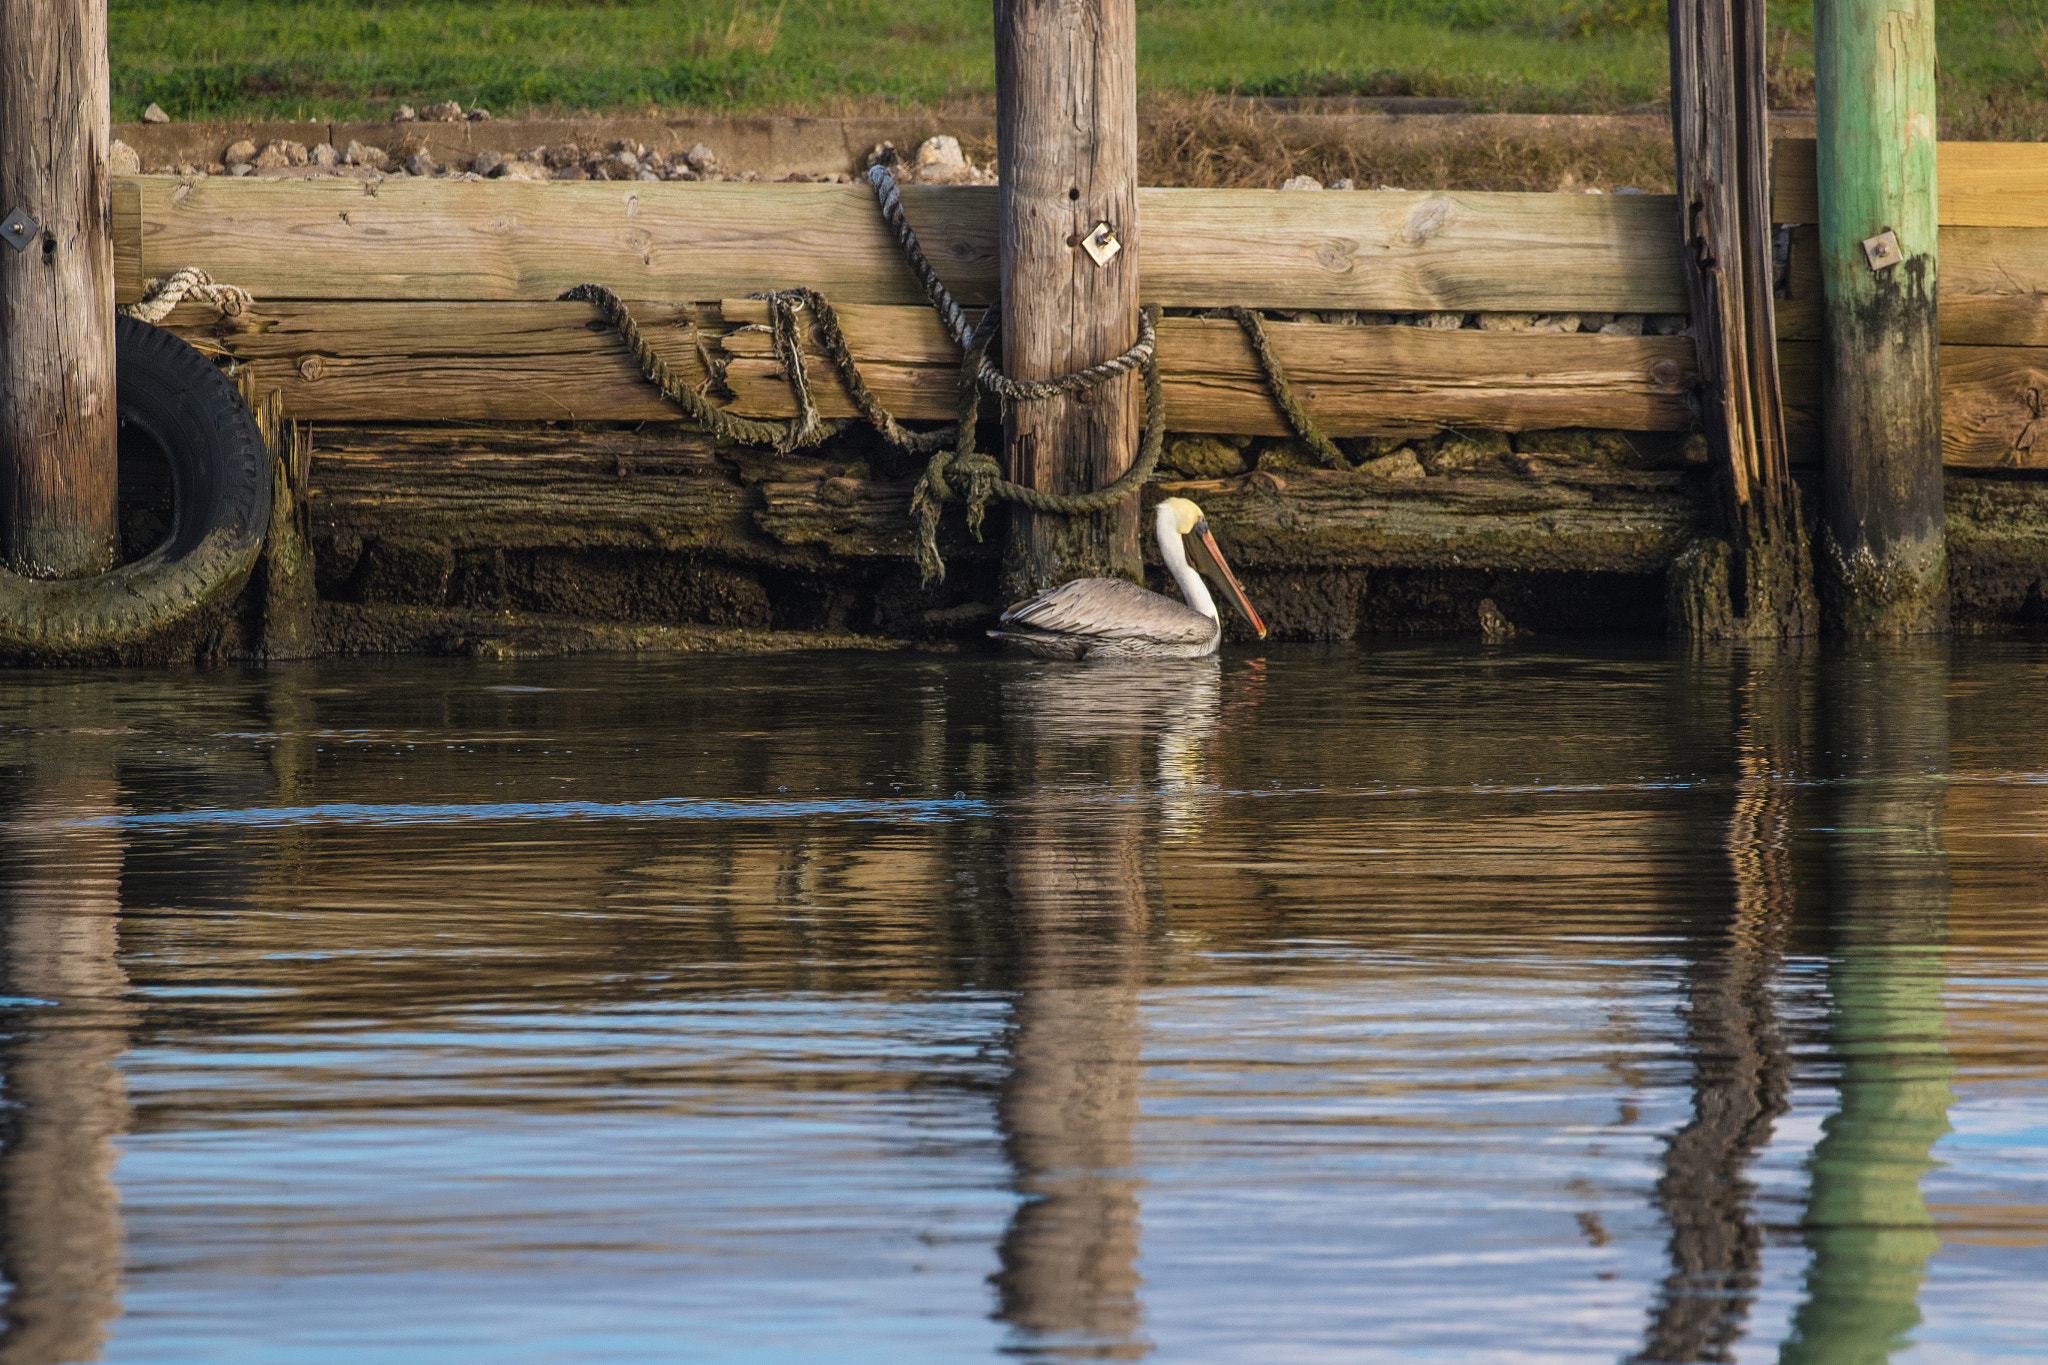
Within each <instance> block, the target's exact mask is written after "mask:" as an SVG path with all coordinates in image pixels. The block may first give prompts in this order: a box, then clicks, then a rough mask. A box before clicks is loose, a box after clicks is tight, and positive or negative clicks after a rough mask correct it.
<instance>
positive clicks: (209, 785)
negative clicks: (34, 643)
mask: <svg viewBox="0 0 2048 1365" xmlns="http://www.w3.org/2000/svg"><path fill="white" fill-rule="evenodd" d="M2044 696H2048V647H2042V646H2035V645H2017V644H1980V643H1962V642H1959V643H1957V644H1956V645H1955V646H1954V647H1953V648H1950V647H1947V646H1932V645H1930V646H1925V647H1920V648H1909V649H1900V650H1889V651H1875V650H1874V651H1863V652H1857V651H1851V652H1846V653H1845V652H1842V651H1839V650H1826V651H1823V650H1817V649H1811V648H1809V649H1807V650H1804V651H1795V652H1790V653H1781V652H1778V651H1775V650H1772V651H1767V652H1739V651H1738V652H1733V653H1712V654H1707V655H1686V654H1683V653H1679V652H1675V651H1670V650H1666V649H1664V648H1662V647H1658V646H1643V647H1620V646H1616V647H1604V646H1588V645H1560V644H1556V643H1548V644H1536V645H1525V646H1516V647H1507V648H1482V647H1479V646H1477V645H1470V646H1467V645H1437V644H1427V645H1380V646H1372V647H1362V648H1359V649H1356V650H1350V649H1347V650H1343V651H1332V652H1319V651H1313V650H1307V649H1300V650H1296V649H1280V650H1274V651H1272V652H1271V653H1269V654H1267V655H1265V656H1264V657H1258V658H1254V657H1249V656H1243V655H1238V656H1232V657H1227V658H1225V659H1223V660H1222V661H1221V662H1220V663H1219V662H1217V661H1206V662H1202V663H1197V664H1192V665H1185V666H1182V665H1174V666H1165V667H1160V666H1154V667H1151V668H1147V669H1143V670H1132V669H1126V668H1119V667H1115V666H1095V667H1086V666H1083V667H1076V666H1071V665H1055V664H1045V663H1035V662H1022V661H1009V660H997V659H989V658H953V657H936V656H924V657H920V656H901V655H899V656H877V657H872V658H862V657H848V656H790V657H781V658H772V659H683V660H662V661H651V662H650V661H637V662H636V661H589V660H575V661H563V662H522V663H493V664H480V663H477V664H471V663H452V662H420V661H410V662H404V663H393V664H374V665H370V664H358V665H332V666H325V665H323V666H318V667H304V668H279V669H272V670H269V671H260V672H225V673H209V674H190V673H187V674H144V673H101V674H67V673H11V674H0V820H4V826H0V916H4V922H0V942H4V950H5V951H4V959H0V962H4V980H0V996H4V999H0V1070H4V1079H5V1098H6V1108H5V1111H4V1125H5V1147H4V1151H0V1266H4V1271H5V1276H6V1280H7V1282H8V1284H9V1286H10V1295H9V1297H8V1298H7V1300H6V1304H5V1310H4V1311H5V1320H6V1334H5V1336H4V1337H0V1362H5V1365H17V1363H22V1362H26V1363H29V1365H41V1363H43V1362H55V1361H75V1360H102V1359H103V1360H107V1361H123V1362H149V1363H150V1365H159V1363H164V1362H184V1361H207V1362H262V1363H263V1365H273V1363H276V1362H348V1363H349V1365H381V1363H382V1362H443V1361H507V1362H549V1365H554V1363H555V1362H581V1361H604V1362H613V1361H620V1362H623V1361H634V1362H638V1361H648V1360H683V1359H687V1360H706V1361H724V1360H746V1361H770V1360H777V1361H779V1360H813V1359H818V1360H831V1361H834V1362H864V1361H889V1362H901V1361H905V1360H918V1361H923V1360H977V1359H992V1358H995V1357H998V1356H1002V1355H1005V1354H1007V1355H1013V1356H1022V1357H1024V1358H1027V1359H1033V1358H1038V1359H1060V1358H1068V1359H1071V1358H1115V1359H1135V1358H1139V1357H1144V1356H1148V1355H1150V1356H1155V1357H1156V1358H1158V1359H1160V1360H1162V1361H1210V1360H1215V1361H1260V1362H1269V1361H1324V1360H1328V1361H1338V1360H1342V1361H1357V1360H1361V1359H1385V1360H1397V1359H1429V1360H1445V1361H1516V1362H1521V1361H1527V1362H1535V1361H1584V1360H1622V1359H1646V1360H1655V1361H1696V1360H1697V1361H1707V1360H1715V1361H1720V1360H1740V1361H1767V1360H1773V1359H1776V1360H1782V1361H1796V1362H1819V1361H1825V1362H1859V1363H1860V1362H1877V1361H1883V1360H1887V1359H1889V1360H1893V1361H1899V1362H1907V1361H1915V1362H1917V1361H1992V1360H2011V1359H2021V1358H2029V1359H2031V1358H2039V1357H2040V1356H2042V1355H2044V1354H2048V1289H2044V1287H2043V1281H2044V1278H2048V1160H2044V1158H2048V1048H2044V1046H2043V1041H2042V1040H2043V1032H2044V1030H2043V1021H2044V1020H2048V916H2044V913H2043V912H2044V909H2048V881H2044V873H2048V846H2044V842H2043V838H2042V835H2043V831H2044V829H2048V819H2044V817H2048V719H2044V710H2043V702H2044Z"/></svg>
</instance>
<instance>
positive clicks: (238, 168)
mask: <svg viewBox="0 0 2048 1365" xmlns="http://www.w3.org/2000/svg"><path fill="white" fill-rule="evenodd" d="M228 174H229V175H254V174H256V168H255V167H254V166H252V165H250V164H249V163H248V162H246V161H237V162H236V163H235V164H234V165H232V166H230V167H228Z"/></svg>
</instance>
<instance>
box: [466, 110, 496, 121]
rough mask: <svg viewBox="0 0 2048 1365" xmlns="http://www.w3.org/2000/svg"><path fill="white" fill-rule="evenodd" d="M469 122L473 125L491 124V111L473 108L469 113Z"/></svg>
mask: <svg viewBox="0 0 2048 1365" xmlns="http://www.w3.org/2000/svg"><path fill="white" fill-rule="evenodd" d="M469 121H470V122H471V123H489V122H490V121H491V111H490V110H488V109H485V108H482V107H481V106H479V107H476V108H473V109H471V110H470V111H469Z"/></svg>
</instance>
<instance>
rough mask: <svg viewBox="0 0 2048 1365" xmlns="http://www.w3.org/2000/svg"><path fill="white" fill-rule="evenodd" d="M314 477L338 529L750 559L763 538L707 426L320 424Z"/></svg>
mask: <svg viewBox="0 0 2048 1365" xmlns="http://www.w3.org/2000/svg"><path fill="white" fill-rule="evenodd" d="M312 484H313V488H312V496H311V510H312V520H313V527H314V530H315V532H316V534H322V533H324V534H326V535H329V536H331V535H333V534H336V533H340V534H348V535H356V536H364V537H374V536H398V537H405V538H417V539H424V540H431V541H436V542H439V543H441V544H445V545H448V546H451V547H453V548H456V549H463V548H470V547H478V548H495V549H536V548H549V549H581V548H613V549H652V550H716V551H719V552H721V553H724V554H728V555H736V556H740V557H744V556H745V554H746V552H747V548H748V545H749V543H750V542H753V541H756V540H758V539H759V537H758V536H757V535H756V534H755V531H754V526H753V519H752V510H753V509H752V505H751V501H752V500H751V498H750V496H749V494H748V493H747V490H746V489H744V488H743V487H741V486H740V483H739V480H738V479H737V477H735V476H734V474H733V473H732V471H731V470H730V469H728V468H727V467H726V466H724V465H723V464H721V463H720V462H719V461H718V460H716V459H715V458H713V456H712V453H711V440H710V438H709V437H707V436H704V435H703V434H701V433H698V432H693V431H689V430H687V429H683V428H679V427H675V426H665V427H658V428H657V427H649V428H643V429H641V430H637V431H633V430H626V431H605V430H598V431H575V430H558V429H551V428H546V427H537V426H529V427H459V426H440V427H426V426H389V425H384V426H325V427H315V428H314V433H313V464H312Z"/></svg>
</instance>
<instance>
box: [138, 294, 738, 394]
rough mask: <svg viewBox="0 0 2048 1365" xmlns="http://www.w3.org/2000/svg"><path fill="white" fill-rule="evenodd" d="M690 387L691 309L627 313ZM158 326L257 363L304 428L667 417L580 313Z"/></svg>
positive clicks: (195, 311)
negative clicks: (320, 424) (305, 424)
mask: <svg viewBox="0 0 2048 1365" xmlns="http://www.w3.org/2000/svg"><path fill="white" fill-rule="evenodd" d="M632 307H633V312H634V315H635V316H636V317H637V318H638V319H639V321H640V326H641V332H642V335H643V336H645V337H646V338H647V340H648V341H649V343H650V344H652V345H653V347H654V348H655V350H657V351H658V352H660V353H661V355H662V358H663V359H665V360H666V361H668V363H669V364H670V365H671V366H673V367H675V369H676V370H677V371H678V372H679V373H680V374H681V375H682V376H683V377H684V378H685V379H687V380H688V381H689V382H690V383H692V384H701V383H702V382H703V381H704V379H705V377H706V371H705V369H704V366H703V364H702V362H701V361H700V359H699V356H698V350H697V341H698V338H697V333H696V332H695V330H694V329H693V328H692V327H691V326H690V321H691V316H692V310H690V309H688V308H683V307H678V306H677V305H675V304H662V303H648V302H637V303H635V304H633V305H632ZM164 325H165V326H166V327H168V328H170V329H171V330H172V331H174V332H176V333H178V334H179V335H181V336H183V337H185V338H186V339H187V340H189V341H192V342H194V343H196V344H198V345H199V346H201V347H203V348H208V349H215V350H218V351H219V352H221V353H224V354H226V355H230V356H233V357H234V358H235V360H236V361H237V362H238V363H241V364H245V365H253V366H255V367H256V370H257V377H258V382H259V383H261V384H262V385H263V387H265V388H276V389H281V390H282V391H283V392H284V403H285V411H286V413H288V414H289V415H290V416H292V417H294V418H296V419H299V420H301V421H320V422H374V421H392V420H399V421H507V422H513V421H527V422H545V421H555V420H562V421H584V422H646V421H673V420H675V419H676V417H677V415H678V414H677V411H676V409H675V407H674V406H673V405H672V404H670V403H669V402H667V401H666V400H665V399H663V398H662V396H661V394H660V393H659V392H658V391H657V390H656V389H655V388H654V386H653V385H651V384H649V383H648V382H647V381H646V380H645V379H643V378H642V377H641V374H640V369H639V366H637V365H636V364H635V363H634V361H633V356H632V353H631V352H630V351H628V350H627V349H626V347H625V345H624V344H623V343H622V342H621V341H620V340H619V338H618V335H617V333H615V332H613V331H612V329H611V328H610V326H609V325H607V324H606V323H605V322H604V321H603V320H602V319H600V318H599V317H598V316H597V315H596V311H595V310H594V309H593V308H591V306H590V305H589V304H584V303H352V302H345V301H325V300H323V301H318V302H290V301H287V302H282V303H270V302H262V303H259V304H258V305H257V306H256V307H255V308H254V309H252V310H250V311H249V312H246V313H243V314H242V315H240V316H239V317H232V318H222V317H220V316H219V315H218V314H217V313H216V312H215V311H214V309H213V308H211V307H210V306H207V305H203V304H181V305H179V306H178V308H177V309H175V310H174V311H173V312H172V313H171V316H170V317H169V318H167V319H165V322H164Z"/></svg>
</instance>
